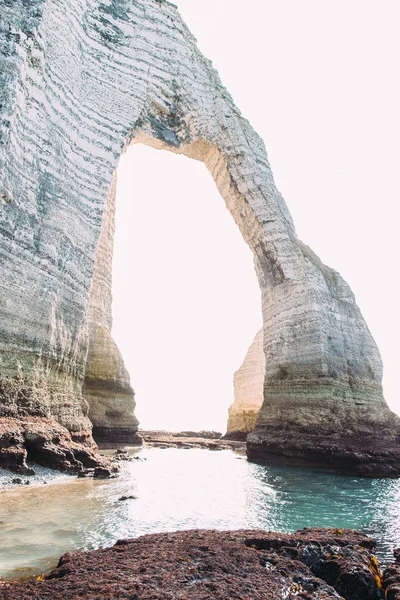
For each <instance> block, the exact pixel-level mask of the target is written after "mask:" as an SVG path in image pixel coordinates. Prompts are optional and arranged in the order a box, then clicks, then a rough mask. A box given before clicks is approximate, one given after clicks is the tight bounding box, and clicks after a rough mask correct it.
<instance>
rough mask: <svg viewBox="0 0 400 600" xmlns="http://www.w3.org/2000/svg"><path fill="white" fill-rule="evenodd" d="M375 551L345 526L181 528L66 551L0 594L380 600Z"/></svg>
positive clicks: (65, 598)
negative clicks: (37, 576)
mask: <svg viewBox="0 0 400 600" xmlns="http://www.w3.org/2000/svg"><path fill="white" fill-rule="evenodd" d="M374 548H375V544H374V542H373V541H372V540H371V539H370V538H368V537H367V536H365V535H363V534H361V533H358V532H356V531H351V530H340V529H331V530H329V529H304V530H301V531H298V532H296V533H295V534H283V533H266V532H264V531H234V532H216V531H201V530H200V531H178V532H175V533H163V534H155V535H146V536H143V537H141V538H138V539H134V540H121V541H119V542H117V543H116V544H115V546H113V547H112V548H107V549H105V550H95V551H92V552H76V553H68V554H65V555H64V556H63V557H61V559H60V561H59V564H58V567H57V569H55V570H54V571H52V572H51V573H49V574H48V575H45V576H44V578H43V579H42V580H41V581H31V582H27V583H22V584H3V587H2V588H1V592H2V598H4V600H11V598H12V599H13V600H20V599H21V600H22V599H24V600H25V599H27V598H30V599H32V600H34V599H39V598H40V600H45V599H47V598H49V599H50V598H51V600H59V599H60V600H61V599H62V600H69V599H70V600H72V599H73V598H78V597H79V598H85V599H87V600H89V599H91V600H94V599H99V600H100V599H102V600H104V599H105V598H107V599H108V600H112V599H118V600H122V599H124V598H126V599H128V598H129V600H150V599H151V600H168V599H170V600H173V599H175V598H180V599H181V600H189V599H192V598H196V600H211V599H213V600H232V599H233V598H238V599H239V598H240V599H242V600H244V599H247V598H249V599H250V598H251V599H252V600H278V599H280V598H282V599H287V600H289V599H290V598H293V599H294V598H298V599H302V600H318V599H319V600H328V599H330V598H336V599H337V600H340V599H341V600H343V599H344V600H377V599H378V598H381V597H383V596H382V579H381V572H380V569H379V565H378V563H377V560H376V558H375V556H374V555H373V551H374ZM0 585H1V584H0ZM390 598H395V596H391V597H390Z"/></svg>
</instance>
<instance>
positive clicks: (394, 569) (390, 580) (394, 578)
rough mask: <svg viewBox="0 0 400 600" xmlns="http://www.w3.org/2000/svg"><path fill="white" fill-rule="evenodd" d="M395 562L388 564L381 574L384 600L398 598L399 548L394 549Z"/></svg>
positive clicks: (399, 599) (395, 599)
mask: <svg viewBox="0 0 400 600" xmlns="http://www.w3.org/2000/svg"><path fill="white" fill-rule="evenodd" d="M394 558H395V561H396V562H395V563H394V564H392V565H389V566H388V567H387V568H386V569H385V572H384V574H383V587H384V590H385V600H400V548H397V549H396V550H394Z"/></svg>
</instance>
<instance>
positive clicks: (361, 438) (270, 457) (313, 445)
mask: <svg viewBox="0 0 400 600" xmlns="http://www.w3.org/2000/svg"><path fill="white" fill-rule="evenodd" d="M393 434H394V431H393V429H390V428H388V429H386V430H385V429H384V428H383V427H381V428H379V427H376V430H375V431H374V430H373V429H372V428H371V430H370V431H364V430H362V429H361V427H360V430H358V431H353V432H351V433H349V434H348V435H346V436H344V435H343V436H342V435H340V432H339V433H338V432H337V431H332V430H331V431H323V430H321V429H319V430H318V431H315V432H312V431H310V429H307V430H305V429H304V430H300V429H299V428H290V427H287V425H286V426H285V424H282V426H281V427H278V426H275V427H272V426H271V427H262V426H258V427H257V428H256V429H255V430H254V431H253V432H252V433H250V434H249V436H248V438H247V457H248V459H249V460H251V461H252V462H256V463H259V464H278V465H290V466H303V467H312V468H318V469H321V470H323V471H325V472H334V473H340V474H344V475H356V476H360V477H378V478H382V477H392V478H397V477H400V436H399V439H396V436H395V435H393Z"/></svg>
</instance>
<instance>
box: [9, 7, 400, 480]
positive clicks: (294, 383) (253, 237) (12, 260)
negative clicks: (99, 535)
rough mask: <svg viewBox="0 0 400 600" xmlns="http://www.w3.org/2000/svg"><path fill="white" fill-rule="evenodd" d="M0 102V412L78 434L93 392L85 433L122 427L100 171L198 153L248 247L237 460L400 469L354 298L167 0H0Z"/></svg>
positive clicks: (127, 403) (123, 391) (125, 405)
mask: <svg viewBox="0 0 400 600" xmlns="http://www.w3.org/2000/svg"><path fill="white" fill-rule="evenodd" d="M271 60H273V58H271ZM0 111H1V112H0V116H1V118H0V136H1V140H0V141H1V143H0V203H1V206H0V210H1V214H0V262H1V264H0V268H1V279H0V310H1V313H2V314H1V319H0V353H1V363H0V394H1V396H0V397H1V404H0V415H1V416H4V417H6V418H14V419H19V418H23V417H25V416H27V415H28V416H29V415H35V416H38V417H42V418H47V419H55V420H56V421H57V422H58V423H60V424H61V425H62V426H63V427H65V428H66V429H67V430H68V431H70V432H71V434H75V433H79V432H86V434H88V435H90V432H91V422H90V419H89V418H88V412H89V406H88V403H90V411H91V414H92V418H93V420H94V421H95V422H96V429H97V432H98V435H99V436H104V437H106V438H108V439H111V438H112V437H113V436H114V435H115V437H116V438H118V437H119V438H122V437H124V439H126V438H129V437H130V438H132V437H134V435H135V431H136V429H137V424H136V420H135V418H134V416H133V409H134V397H133V392H132V388H131V386H130V383H129V379H128V377H127V373H126V370H125V369H124V367H123V363H122V360H121V359H120V357H119V353H118V351H117V349H116V348H115V346H114V345H113V342H112V339H111V259H112V246H113V235H114V213H115V176H114V175H115V169H116V166H117V163H118V159H119V157H120V155H121V153H122V152H123V151H124V149H125V148H126V147H127V146H128V145H129V144H134V143H144V144H148V145H151V146H153V147H155V148H159V149H168V150H171V151H173V152H177V153H183V154H185V155H187V156H189V157H191V158H194V159H197V160H201V161H203V162H204V163H205V165H206V166H207V167H208V169H209V170H210V172H211V174H212V176H213V178H214V180H215V183H216V185H217V187H218V189H219V191H220V193H221V195H222V196H223V198H224V199H225V202H226V205H227V208H228V209H229V211H230V213H231V215H232V217H233V218H234V220H235V222H236V223H237V225H238V227H239V229H240V231H241V233H242V235H243V238H244V240H245V241H246V243H247V244H248V245H249V246H250V248H251V249H252V251H253V253H254V263H255V268H256V273H257V276H258V280H259V283H260V288H261V295H262V312H263V336H264V353H265V359H266V362H265V365H266V366H265V387H264V404H263V406H262V408H261V410H260V413H259V417H258V419H257V425H256V429H255V430H254V431H253V432H252V433H251V434H249V441H248V448H249V457H250V458H252V459H255V460H270V459H274V460H278V459H279V458H280V457H282V456H283V458H284V459H285V460H287V459H289V460H290V461H291V462H293V463H294V464H297V463H299V462H300V463H301V462H303V461H305V462H307V463H310V462H311V463H317V464H318V465H319V466H322V467H323V468H330V467H331V463H332V460H333V462H334V463H335V465H334V466H335V468H340V465H342V464H344V463H346V464H347V462H348V458H349V456H350V463H352V462H353V463H357V464H358V465H367V466H368V469H369V471H368V473H369V474H380V475H399V474H400V472H399V467H398V464H399V460H398V459H399V435H400V425H399V424H400V420H399V419H398V418H397V417H395V416H394V415H393V414H392V413H391V412H390V411H389V409H388V407H387V405H386V403H385V401H384V399H383V396H382V387H381V379H382V364H381V359H380V355H379V352H378V349H377V347H376V345H375V343H374V340H373V339H372V336H371V334H370V332H369V330H368V328H367V326H366V324H365V322H364V319H363V317H362V315H361V313H360V311H359V309H358V307H357V305H356V302H355V299H354V296H353V294H352V292H351V290H350V289H349V287H348V286H347V285H346V283H345V282H344V281H343V279H342V278H341V277H340V275H339V274H338V273H336V272H335V271H333V270H332V269H330V268H328V267H326V266H325V265H323V264H322V263H321V262H320V260H319V259H318V257H317V256H316V255H315V254H314V253H313V252H312V251H311V250H310V249H309V248H308V247H307V246H306V245H304V244H303V243H302V242H301V241H300V240H299V239H298V238H297V235H296V232H295V229H294V225H293V222H292V219H291V216H290V214H289V211H288V209H287V206H286V204H285V202H284V200H283V198H282V196H281V194H280V193H279V191H278V190H277V189H276V186H275V183H274V179H273V176H272V172H271V168H270V165H269V162H268V157H267V153H266V150H265V146H264V143H263V141H262V140H261V139H260V137H259V136H258V135H257V134H256V132H255V131H254V130H253V128H252V127H251V125H250V124H249V123H248V121H246V119H245V118H244V117H243V116H242V115H241V113H240V111H239V110H238V108H237V107H236V106H235V104H234V102H233V100H232V98H231V97H230V95H229V94H228V92H227V91H226V89H225V88H224V87H223V85H222V83H221V81H220V79H219V77H218V74H217V72H216V71H215V70H214V69H213V67H212V64H211V63H210V61H209V60H207V59H205V58H204V56H203V55H202V54H201V53H200V52H199V50H198V48H197V46H196V40H195V39H194V37H193V36H192V35H191V33H190V32H189V31H188V29H187V27H186V26H185V24H184V23H183V22H182V19H181V17H180V15H179V13H178V11H177V9H176V7H175V6H174V5H173V4H170V3H169V2H166V1H163V0H113V1H108V0H15V1H14V2H10V1H9V0H0ZM139 201H142V200H141V199H140V200H139ZM146 201H148V200H146ZM149 276H156V274H149ZM132 302H133V305H134V297H133V300H132ZM243 317H244V318H245V315H244V316H243ZM132 335H134V332H132ZM85 376H86V383H85V387H84V393H82V388H83V384H84V381H85ZM15 383H17V384H18V385H17V387H18V386H19V387H18V389H17V390H16V389H15V386H14V384H15ZM106 390H107V391H106ZM85 398H86V399H85ZM367 445H368V448H367V447H366V446H367ZM360 472H361V473H363V474H364V469H361V470H360Z"/></svg>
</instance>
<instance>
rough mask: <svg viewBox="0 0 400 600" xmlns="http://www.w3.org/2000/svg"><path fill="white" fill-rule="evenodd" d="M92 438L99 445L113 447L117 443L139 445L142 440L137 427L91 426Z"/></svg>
mask: <svg viewBox="0 0 400 600" xmlns="http://www.w3.org/2000/svg"><path fill="white" fill-rule="evenodd" d="M93 438H94V440H95V442H96V444H98V445H99V446H100V447H102V448H105V447H109V448H115V447H116V446H118V445H125V446H141V445H142V444H143V440H142V438H141V436H140V435H139V434H138V432H137V429H132V428H131V427H99V426H96V425H95V426H93Z"/></svg>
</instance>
